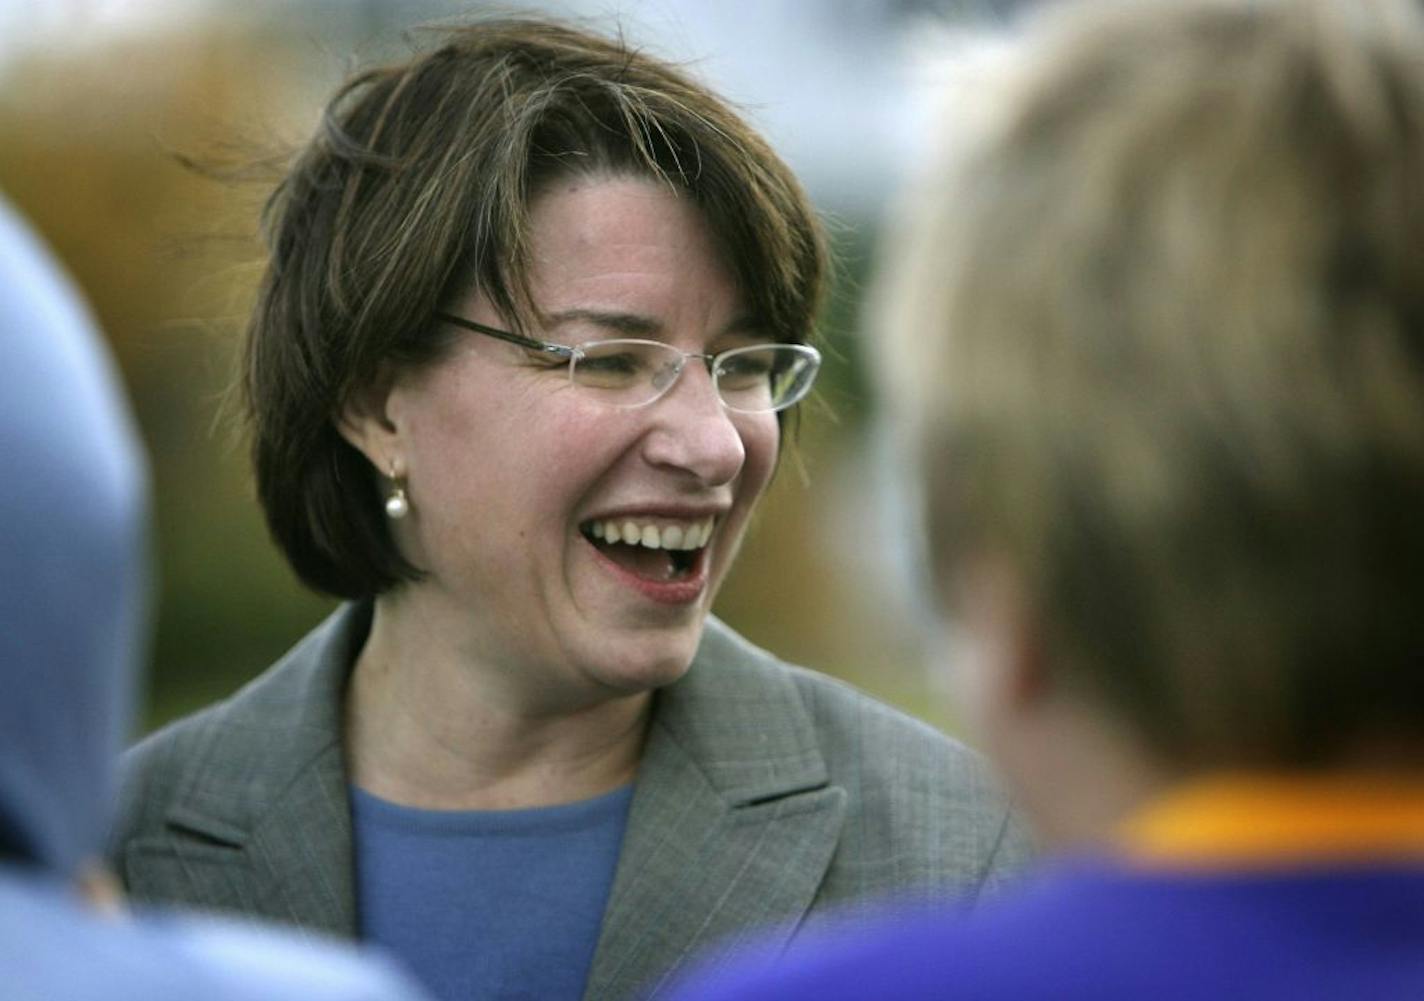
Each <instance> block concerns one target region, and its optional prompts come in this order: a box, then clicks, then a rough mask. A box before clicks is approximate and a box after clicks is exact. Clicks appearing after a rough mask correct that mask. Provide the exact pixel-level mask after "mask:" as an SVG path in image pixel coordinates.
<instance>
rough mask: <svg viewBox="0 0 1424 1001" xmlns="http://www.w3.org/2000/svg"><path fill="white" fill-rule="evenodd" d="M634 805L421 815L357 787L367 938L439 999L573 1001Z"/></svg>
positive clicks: (612, 796)
mask: <svg viewBox="0 0 1424 1001" xmlns="http://www.w3.org/2000/svg"><path fill="white" fill-rule="evenodd" d="M632 799H633V787H632V786H631V785H629V786H625V787H624V788H622V789H618V790H615V791H614V792H611V793H607V794H606V795H603V796H599V797H597V798H596V799H590V800H584V801H582V802H578V803H567V804H561V805H559V806H549V807H541V808H538V809H532V810H419V809H413V808H410V807H404V806H398V805H396V804H394V803H390V802H387V801H385V800H382V799H378V798H377V797H375V796H372V795H370V794H369V793H365V792H362V791H361V790H360V789H356V788H353V789H352V791H351V804H352V821H353V830H354V834H355V846H356V888H357V910H358V912H359V914H360V921H361V931H362V935H363V937H364V938H366V939H368V940H369V941H371V942H375V943H378V944H380V945H382V946H384V947H385V948H386V949H387V950H388V951H390V952H393V953H395V954H396V956H398V957H399V958H400V959H402V960H404V961H405V964H406V966H407V968H408V969H409V970H410V971H411V972H413V973H414V974H415V975H416V977H417V978H419V979H420V980H422V981H424V983H425V985H426V986H427V987H428V988H429V990H430V991H431V992H432V993H433V994H434V995H435V996H436V997H437V998H444V999H449V1001H456V999H459V1001H476V999H496V998H497V999H500V1001H515V999H524V998H528V999H530V1001H533V999H536V998H537V999H539V1001H559V999H561V998H566V999H569V1001H577V999H578V998H580V997H582V995H583V989H584V984H585V982H586V981H587V980H588V971H589V967H590V966H591V965H592V963H593V951H594V948H595V947H596V946H597V945H598V932H599V928H600V926H601V925H602V922H603V909H604V906H605V905H606V904H607V902H608V894H609V890H610V889H611V888H612V886H613V871H614V868H615V866H616V865H617V863H618V852H619V848H620V847H621V846H622V843H623V831H624V828H625V827H626V826H627V820H628V806H629V804H630V803H631V802H632Z"/></svg>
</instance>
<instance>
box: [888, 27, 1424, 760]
mask: <svg viewBox="0 0 1424 1001" xmlns="http://www.w3.org/2000/svg"><path fill="white" fill-rule="evenodd" d="M1049 16H1050V17H1056V16H1062V17H1064V18H1065V19H1066V23H1064V24H1062V25H1061V27H1056V26H1055V24H1056V22H1054V23H1050V24H1049V25H1046V26H1044V28H1043V30H1042V34H1037V35H1034V36H1033V38H1034V39H1035V41H1034V42H1033V43H1031V44H1030V46H1029V48H1028V50H1027V58H1024V59H1022V60H1015V61H1014V63H1013V67H1014V69H1015V70H1016V72H1012V73H1010V75H1009V79H1008V80H1007V81H1006V82H1005V83H1004V85H1003V86H1002V88H997V87H989V88H986V87H984V86H982V85H981V86H980V87H979V88H978V89H976V91H975V93H974V100H975V102H976V103H975V105H974V107H973V108H972V109H969V110H970V111H973V112H975V113H983V112H985V111H986V105H991V106H992V107H990V108H989V109H988V113H986V114H984V118H983V119H982V120H978V121H977V123H976V128H977V129H980V130H982V131H979V132H974V133H968V134H966V133H965V132H964V131H962V130H963V128H964V127H965V126H964V125H963V123H962V119H961V123H960V129H961V131H960V133H959V136H960V137H959V139H958V140H957V141H955V142H954V145H953V155H951V156H949V157H947V158H945V159H944V160H943V161H941V162H940V163H938V164H937V165H936V168H935V173H934V175H933V176H931V177H929V178H927V184H926V185H925V187H924V188H922V189H921V190H920V191H919V192H918V195H917V198H916V199H915V200H914V201H912V202H911V203H909V204H910V208H911V210H912V211H913V212H914V214H915V220H916V224H915V225H913V226H912V227H911V229H910V233H909V236H908V242H907V244H906V246H905V247H904V248H903V250H902V252H901V253H900V254H899V255H898V256H897V257H896V258H895V261H894V263H893V264H891V265H890V266H889V267H888V268H887V270H886V273H887V280H886V291H887V300H886V307H887V309H888V313H887V316H888V320H887V323H888V326H889V335H890V337H892V338H893V342H892V343H893V347H892V349H891V350H889V351H887V352H886V354H888V355H889V356H890V357H891V358H892V359H893V361H894V363H895V364H896V365H897V368H898V378H897V379H896V381H895V386H896V390H897V397H898V399H899V400H901V401H902V402H903V403H904V404H905V406H906V407H907V410H908V412H909V414H910V415H911V416H912V418H913V420H914V422H915V424H916V425H917V427H918V431H917V434H916V438H917V441H918V444H919V446H920V449H919V454H920V461H921V466H922V468H921V483H922V484H923V485H924V487H925V491H926V499H927V501H928V503H927V510H928V514H929V525H928V528H929V533H930V538H931V547H932V559H933V561H934V562H935V564H936V568H937V576H938V577H939V579H940V580H941V581H949V580H952V579H953V578H954V577H955V575H956V574H957V572H958V567H960V566H961V565H963V564H964V563H965V561H966V560H967V559H969V558H972V557H975V556H980V555H988V556H991V557H993V558H996V559H1007V560H1009V561H1010V562H1011V563H1012V565H1013V566H1014V567H1015V569H1016V571H1017V573H1018V574H1019V576H1020V577H1021V578H1022V579H1023V580H1024V582H1025V583H1026V584H1027V586H1028V587H1029V588H1030V591H1031V601H1032V602H1033V604H1034V606H1035V611H1036V613H1037V615H1038V616H1039V617H1040V618H1041V620H1042V622H1043V624H1044V628H1045V629H1046V636H1045V637H1043V638H1042V639H1043V641H1044V642H1045V644H1046V646H1047V649H1048V650H1049V651H1051V656H1052V661H1051V663H1052V664H1053V666H1054V669H1055V671H1056V672H1057V673H1056V674H1055V679H1056V681H1057V682H1058V683H1061V684H1063V685H1065V686H1069V687H1070V688H1074V689H1076V690H1078V691H1087V692H1089V693H1090V694H1091V696H1092V698H1093V699H1094V700H1095V703H1096V704H1100V705H1107V706H1109V707H1110V708H1111V709H1113V710H1114V711H1115V712H1116V713H1117V714H1118V715H1119V716H1120V717H1121V718H1122V720H1124V721H1126V722H1128V723H1130V724H1131V726H1132V727H1133V729H1134V730H1135V731H1136V732H1137V733H1138V735H1139V736H1140V737H1141V738H1142V740H1143V741H1144V743H1145V744H1147V745H1148V746H1151V747H1153V748H1155V749H1156V750H1157V751H1158V752H1159V753H1160V754H1162V755H1163V756H1164V757H1166V758H1167V760H1170V761H1173V762H1176V763H1180V764H1183V765H1188V766H1218V767H1219V766H1223V765H1226V766H1237V767H1252V766H1256V767H1262V766H1264V767H1279V766H1282V765H1286V766H1307V767H1308V766H1312V765H1323V764H1328V763H1331V762H1337V761H1340V760H1341V758H1342V757H1343V756H1345V755H1346V754H1348V753H1350V752H1351V751H1352V750H1358V749H1359V747H1360V746H1361V745H1362V744H1364V745H1368V744H1370V743H1374V744H1376V745H1382V746H1390V745H1391V744H1392V743H1399V742H1400V741H1401V738H1402V739H1403V740H1405V741H1411V742H1413V743H1414V744H1415V745H1416V746H1417V742H1418V739H1419V734H1420V733H1421V729H1424V26H1421V23H1420V22H1421V17H1420V13H1419V10H1418V9H1417V7H1416V6H1415V5H1413V4H1406V3H1388V2H1370V3H1365V2H1361V3H1359V4H1356V3H1353V2H1352V3H1349V4H1340V3H1337V2H1335V0H1299V2H1296V0H1282V2H1253V3H1245V2H1242V3H1225V2H1220V0H1181V2H1168V0H1162V2H1158V3H1151V4H1142V3H1123V4H1109V5H1103V4H1098V5H1096V6H1092V7H1087V8H1086V9H1082V8H1080V9H1068V10H1063V11H1057V12H1049ZM951 128H953V126H952V127H951ZM949 593H952V592H949Z"/></svg>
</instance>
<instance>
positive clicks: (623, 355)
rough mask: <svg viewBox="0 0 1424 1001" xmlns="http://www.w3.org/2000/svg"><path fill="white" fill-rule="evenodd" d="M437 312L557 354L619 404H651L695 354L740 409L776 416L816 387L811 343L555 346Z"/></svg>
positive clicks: (587, 385)
mask: <svg viewBox="0 0 1424 1001" xmlns="http://www.w3.org/2000/svg"><path fill="white" fill-rule="evenodd" d="M436 316H437V318H439V319H441V320H444V321H445V322H446V323H453V324H454V325H455V326H457V327H463V328H464V329H466V330H473V331H474V332H475V333H477V334H484V335H485V336H487V337H494V338H497V339H499V340H501V341H506V342H508V343H510V344H517V345H519V346H520V347H521V348H525V349H527V350H529V351H535V352H538V353H539V354H541V355H545V356H547V357H548V358H550V359H558V360H562V361H566V362H568V366H569V381H570V382H572V383H573V384H574V385H575V386H577V387H578V388H580V389H585V390H591V391H593V392H595V393H597V394H598V395H599V396H600V397H601V398H603V399H604V400H606V401H607V402H608V403H609V404H611V405H613V406H615V407H626V408H632V407H645V406H647V405H648V404H650V403H652V402H654V401H655V400H657V399H659V398H660V397H661V396H662V395H663V394H664V393H666V392H667V391H668V390H669V389H671V388H672V387H673V385H674V384H676V382H677V380H678V376H680V375H682V370H683V368H684V367H686V365H687V361H688V359H689V358H696V359H698V360H699V361H701V362H702V363H703V364H705V365H706V366H707V372H708V374H709V375H710V376H711V377H712V385H713V387H714V388H715V389H716V390H717V397H718V398H719V399H720V400H721V401H722V405H723V406H724V407H726V408H727V409H728V410H732V411H735V412H737V413H739V414H769V413H775V412H776V411H778V410H785V409H786V408H787V407H791V406H795V405H796V404H797V403H799V402H801V400H802V399H804V398H805V396H806V394H807V393H809V392H810V391H811V385H812V383H814V382H815V381H816V373H817V372H818V371H819V370H820V367H821V353H820V352H819V351H817V350H816V349H815V348H813V347H811V346H810V345H809V344H749V345H747V346H746V347H740V348H730V349H729V350H726V351H719V352H717V353H716V354H705V353H703V352H698V351H680V350H678V349H677V348H675V347H673V346H672V345H671V344H665V343H663V342H662V341H649V340H642V339H639V338H613V339H609V340H595V341H585V342H583V343H582V344H575V345H572V346H570V345H566V344H551V343H550V342H548V341H538V340H534V339H533V338H531V337H524V336H522V335H520V334H516V333H513V332H512V331H508V330H500V329H499V328H498V327H489V326H486V325H485V324H483V323H476V322H475V321H474V320H467V319H465V318H464V317H462V316H455V315H453V314H451V313H437V314H436Z"/></svg>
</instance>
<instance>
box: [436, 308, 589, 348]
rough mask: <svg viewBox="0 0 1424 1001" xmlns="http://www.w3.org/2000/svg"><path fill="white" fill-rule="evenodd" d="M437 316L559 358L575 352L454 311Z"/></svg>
mask: <svg viewBox="0 0 1424 1001" xmlns="http://www.w3.org/2000/svg"><path fill="white" fill-rule="evenodd" d="M435 316H436V318H437V319H440V320H444V321H445V322H446V323H453V324H454V325H455V326H457V327H464V328H465V329H466V330H473V331H474V332H475V333H477V334H484V335H485V336H486V337H493V338H495V339H497V340H501V341H505V342H507V343H509V344H517V345H519V346H520V347H521V348H528V349H529V350H530V351H539V352H541V353H543V354H549V355H554V356H555V357H558V358H568V357H570V356H571V355H572V354H573V353H574V349H573V348H570V347H566V346H565V345H563V344H550V343H549V342H548V341H536V340H534V339H533V338H532V337H523V336H521V335H519V334H516V333H514V332H512V331H509V330H500V329H499V328H498V327H487V326H485V325H484V324H483V323H476V322H475V321H474V320H467V319H465V318H464V317H463V316H456V315H454V314H453V313H436V314H435Z"/></svg>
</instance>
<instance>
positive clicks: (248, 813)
mask: <svg viewBox="0 0 1424 1001" xmlns="http://www.w3.org/2000/svg"><path fill="white" fill-rule="evenodd" d="M363 614H364V615H369V610H368V609H362V608H360V607H359V606H344V607H343V608H342V609H340V610H338V611H337V612H336V613H335V614H334V615H333V616H332V617H331V618H329V619H328V620H327V621H326V622H325V623H323V624H322V626H321V627H319V628H318V629H317V630H316V631H314V632H313V633H312V634H311V635H309V636H308V637H307V638H306V639H305V640H304V641H303V642H302V643H300V644H299V645H298V646H296V647H295V648H293V650H292V651H291V652H290V653H289V654H288V655H287V656H286V657H285V658H283V660H282V662H281V663H279V664H278V665H277V667H276V668H275V669H274V670H273V671H271V672H269V673H268V674H266V675H264V676H263V677H261V678H259V679H258V680H257V681H256V682H254V683H253V684H252V685H251V686H249V687H248V688H247V689H246V690H244V691H243V692H242V693H240V694H239V695H238V696H237V697H236V698H234V699H233V701H232V702H231V703H230V704H229V706H228V711H227V712H226V713H225V714H224V716H223V718H222V720H221V722H220V723H219V725H217V726H215V727H214V728H213V730H212V734H211V738H210V739H209V740H208V741H207V742H206V745H205V746H204V747H203V748H202V750H201V752H200V753H198V754H196V755H194V760H193V761H192V762H191V763H190V766H189V767H188V768H187V770H186V775H185V777H184V780H183V784H182V787H181V789H180V792H179V795H178V797H177V798H176V799H175V802H174V806H173V807H172V809H171V810H170V811H169V813H168V815H167V822H168V827H169V830H170V835H171V841H170V844H171V847H172V849H173V851H174V855H176V861H177V863H178V864H179V865H180V866H181V867H182V869H183V878H184V879H185V880H187V881H188V882H196V883H201V884H202V885H203V889H202V891H201V895H202V897H203V899H207V900H210V901H222V902H224V903H225V905H226V906H229V907H231V908H233V909H237V910H242V911H244V912H246V913H251V914H256V915H258V916H262V917H267V918H271V919H273V920H277V921H282V922H287V923H291V924H296V925H299V926H301V927H303V928H308V929H313V930H316V931H320V932H323V933H327V934H334V935H338V936H342V937H347V938H350V937H354V936H355V935H356V932H357V923H356V894H355V877H354V863H353V849H352V833H351V814H350V807H349V803H348V798H347V790H346V784H347V780H346V769H345V763H344V759H343V754H342V750H341V724H340V720H341V701H342V689H343V688H344V686H345V681H346V675H347V672H348V670H349V666H350V663H351V652H352V644H353V643H354V642H359V638H360V637H361V636H364V635H365V629H366V628H367V626H366V624H365V622H364V621H363V620H362V616H363ZM194 835H196V836H197V837H196V838H195V837H194ZM150 864H152V861H150Z"/></svg>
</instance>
